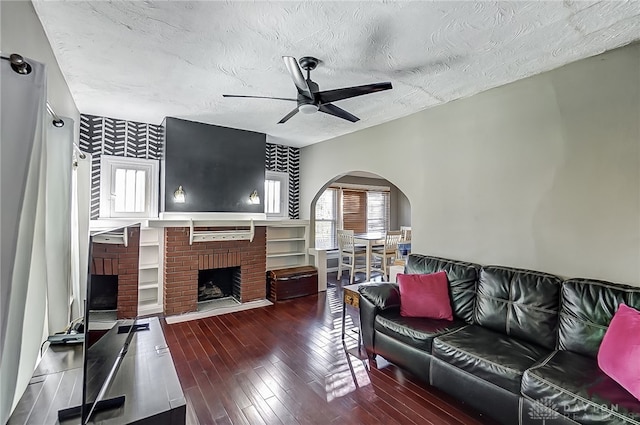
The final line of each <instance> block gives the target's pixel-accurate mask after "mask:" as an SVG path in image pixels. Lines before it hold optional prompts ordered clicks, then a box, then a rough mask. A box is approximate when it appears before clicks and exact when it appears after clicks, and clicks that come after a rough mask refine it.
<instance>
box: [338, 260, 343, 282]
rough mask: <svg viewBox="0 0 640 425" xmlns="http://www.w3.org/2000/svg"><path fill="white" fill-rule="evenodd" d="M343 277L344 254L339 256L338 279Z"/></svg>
mask: <svg viewBox="0 0 640 425" xmlns="http://www.w3.org/2000/svg"><path fill="white" fill-rule="evenodd" d="M340 279H342V254H341V255H340V256H339V257H338V280H340Z"/></svg>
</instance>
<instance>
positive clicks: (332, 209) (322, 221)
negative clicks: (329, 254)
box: [316, 188, 338, 249]
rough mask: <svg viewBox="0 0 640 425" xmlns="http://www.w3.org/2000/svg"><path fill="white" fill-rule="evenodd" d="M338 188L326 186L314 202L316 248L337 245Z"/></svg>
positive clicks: (328, 247) (334, 246) (332, 247)
mask: <svg viewBox="0 0 640 425" xmlns="http://www.w3.org/2000/svg"><path fill="white" fill-rule="evenodd" d="M337 225H338V189H332V188H328V189H326V190H325V191H324V193H323V194H322V195H320V198H318V202H316V248H321V249H334V248H336V247H337V246H338V241H337V240H336V237H337V235H336V230H337V228H338V227H337Z"/></svg>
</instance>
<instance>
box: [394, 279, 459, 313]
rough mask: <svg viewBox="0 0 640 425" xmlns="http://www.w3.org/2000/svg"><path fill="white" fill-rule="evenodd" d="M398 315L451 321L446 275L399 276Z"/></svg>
mask: <svg viewBox="0 0 640 425" xmlns="http://www.w3.org/2000/svg"><path fill="white" fill-rule="evenodd" d="M398 287H399V288H400V314H401V315H402V316H405V317H426V318H431V319H445V320H449V321H451V320H453V312H452V311H451V298H450V297H449V283H448V282H447V273H446V272H438V273H431V274H399V275H398Z"/></svg>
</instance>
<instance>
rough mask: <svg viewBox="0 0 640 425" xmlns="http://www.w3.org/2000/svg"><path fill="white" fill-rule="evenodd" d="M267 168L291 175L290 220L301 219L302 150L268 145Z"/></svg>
mask: <svg viewBox="0 0 640 425" xmlns="http://www.w3.org/2000/svg"><path fill="white" fill-rule="evenodd" d="M266 151H267V152H266V160H265V167H266V169H267V170H269V171H280V172H283V173H289V218H293V219H297V218H300V149H299V148H293V147H291V146H284V145H274V144H272V143H267V147H266Z"/></svg>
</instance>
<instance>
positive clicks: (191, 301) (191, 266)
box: [164, 227, 267, 315]
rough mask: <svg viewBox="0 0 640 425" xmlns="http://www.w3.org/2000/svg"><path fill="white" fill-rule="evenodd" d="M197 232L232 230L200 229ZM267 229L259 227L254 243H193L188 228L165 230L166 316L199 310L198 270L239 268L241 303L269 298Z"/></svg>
mask: <svg viewBox="0 0 640 425" xmlns="http://www.w3.org/2000/svg"><path fill="white" fill-rule="evenodd" d="M196 230H199V231H200V230H229V228H228V227H226V228H224V229H218V228H213V227H209V228H206V227H200V228H196ZM266 234H267V232H266V227H256V228H255V235H254V238H253V241H248V240H241V241H214V242H194V243H193V245H189V228H186V227H167V228H165V231H164V238H165V239H164V241H165V243H164V249H165V253H164V314H165V315H174V314H182V313H188V312H190V311H196V307H197V302H198V270H206V269H211V268H222V267H235V266H240V273H241V280H242V284H241V290H240V300H239V301H240V302H243V303H244V302H248V301H254V300H260V299H264V298H265V297H266V278H265V276H266V271H267V265H266V254H267V241H266Z"/></svg>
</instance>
